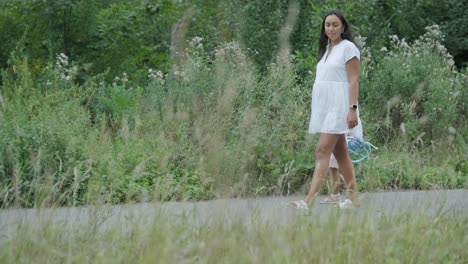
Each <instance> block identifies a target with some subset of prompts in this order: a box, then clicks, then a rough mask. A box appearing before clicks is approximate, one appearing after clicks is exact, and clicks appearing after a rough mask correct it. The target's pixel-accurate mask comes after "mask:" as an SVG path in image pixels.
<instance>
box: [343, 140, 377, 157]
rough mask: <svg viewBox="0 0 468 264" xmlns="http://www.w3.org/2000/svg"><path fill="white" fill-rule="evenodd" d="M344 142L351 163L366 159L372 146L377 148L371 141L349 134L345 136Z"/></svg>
mask: <svg viewBox="0 0 468 264" xmlns="http://www.w3.org/2000/svg"><path fill="white" fill-rule="evenodd" d="M346 144H347V145H348V152H349V155H350V157H351V160H352V161H353V163H359V162H361V161H363V160H365V159H367V158H368V157H369V154H370V152H371V150H372V148H374V149H377V147H375V146H374V145H372V144H371V143H369V142H367V141H365V140H363V139H361V138H358V137H355V136H351V135H348V136H346Z"/></svg>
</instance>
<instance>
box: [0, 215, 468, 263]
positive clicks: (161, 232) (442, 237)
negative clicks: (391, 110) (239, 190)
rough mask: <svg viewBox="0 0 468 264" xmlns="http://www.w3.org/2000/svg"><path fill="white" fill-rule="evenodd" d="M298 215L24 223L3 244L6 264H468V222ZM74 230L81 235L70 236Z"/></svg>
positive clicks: (447, 218)
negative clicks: (120, 222)
mask: <svg viewBox="0 0 468 264" xmlns="http://www.w3.org/2000/svg"><path fill="white" fill-rule="evenodd" d="M337 212H338V213H335V212H334V211H333V212H332V213H330V215H328V216H325V217H323V216H322V217H320V219H319V216H314V215H300V214H291V219H290V221H288V222H287V223H285V222H280V221H276V220H275V219H268V220H265V219H263V220H261V219H260V218H259V217H258V216H255V215H253V216H248V217H243V218H232V219H229V218H226V217H225V218H223V217H219V218H215V217H213V218H212V219H211V222H210V224H201V225H198V224H196V223H194V222H193V218H192V217H191V216H190V215H185V216H179V217H175V216H167V215H166V216H164V215H158V216H156V217H155V219H154V222H153V224H142V223H140V221H138V220H137V219H138V218H137V217H136V216H135V217H134V218H131V220H128V219H127V220H128V222H129V224H126V225H125V228H122V226H115V227H109V228H107V229H105V230H104V231H97V230H99V226H98V224H97V222H92V223H88V224H86V225H83V226H82V227H79V226H73V228H70V227H71V226H68V225H67V224H63V225H51V224H50V223H49V222H42V223H41V224H39V225H38V226H36V227H31V226H23V227H21V228H18V229H17V230H15V231H14V232H13V234H12V235H11V236H9V237H8V238H5V237H3V238H2V240H1V242H0V262H1V263H466V261H468V253H467V251H466V245H467V243H468V235H467V230H468V218H467V217H466V215H456V214H451V215H445V214H439V215H436V216H433V215H431V217H429V216H428V215H426V214H424V213H421V212H419V213H418V214H416V213H411V212H409V213H402V214H397V215H395V214H394V215H388V216H385V215H383V216H376V215H375V214H368V215H360V216H358V215H357V214H354V213H339V211H337ZM71 230H74V231H71Z"/></svg>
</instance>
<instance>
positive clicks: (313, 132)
mask: <svg viewBox="0 0 468 264" xmlns="http://www.w3.org/2000/svg"><path fill="white" fill-rule="evenodd" d="M308 133H309V134H332V135H342V134H347V133H349V130H347V131H345V132H330V131H310V130H309V131H308Z"/></svg>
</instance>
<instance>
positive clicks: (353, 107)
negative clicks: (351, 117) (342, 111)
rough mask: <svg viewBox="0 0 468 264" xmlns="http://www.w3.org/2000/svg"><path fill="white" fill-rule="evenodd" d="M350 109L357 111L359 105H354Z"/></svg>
mask: <svg viewBox="0 0 468 264" xmlns="http://www.w3.org/2000/svg"><path fill="white" fill-rule="evenodd" d="M349 109H353V110H357V104H353V105H351V106H350V107H349Z"/></svg>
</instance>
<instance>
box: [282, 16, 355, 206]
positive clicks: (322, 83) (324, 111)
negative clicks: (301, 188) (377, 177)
mask: <svg viewBox="0 0 468 264" xmlns="http://www.w3.org/2000/svg"><path fill="white" fill-rule="evenodd" d="M352 40H353V38H352V35H351V29H350V26H349V24H348V22H347V21H346V19H345V18H344V16H343V15H342V14H341V12H340V11H338V10H333V11H331V12H329V13H327V14H326V15H325V17H324V19H323V22H322V29H321V33H320V39H319V51H318V60H319V62H318V64H317V74H316V79H315V83H314V88H313V91H312V113H311V118H310V125H309V133H320V138H319V141H318V143H317V147H316V149H315V170H314V175H313V178H312V182H311V185H310V190H309V193H308V194H307V196H306V198H305V199H304V200H300V201H294V202H291V203H289V206H291V207H294V208H298V209H308V208H309V206H310V205H311V204H312V202H313V201H314V199H315V197H316V196H317V195H318V193H319V191H320V188H321V187H322V185H323V183H324V180H325V179H326V177H327V174H328V167H329V159H330V155H331V154H332V153H333V154H334V156H335V158H336V160H337V161H338V164H339V168H340V172H341V174H342V175H343V178H344V183H345V188H346V189H347V191H348V198H349V199H346V200H345V201H344V202H342V203H340V204H339V205H340V207H342V208H343V207H349V206H350V205H355V206H356V205H357V200H356V198H357V197H356V196H357V194H356V190H357V188H356V179H355V176H354V167H353V163H352V162H351V159H350V157H349V154H348V149H347V146H346V138H345V135H346V134H347V133H349V132H350V130H351V129H353V128H354V127H356V126H357V125H358V119H359V117H358V90H359V87H358V80H359V62H360V61H359V60H360V52H359V50H358V48H357V47H356V45H355V44H354V43H353V42H352Z"/></svg>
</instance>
